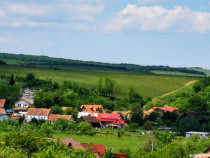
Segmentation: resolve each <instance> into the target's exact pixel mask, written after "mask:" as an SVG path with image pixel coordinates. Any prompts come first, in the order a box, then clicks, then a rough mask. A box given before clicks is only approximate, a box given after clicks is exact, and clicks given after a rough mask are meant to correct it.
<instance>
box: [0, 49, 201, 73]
mask: <svg viewBox="0 0 210 158" xmlns="http://www.w3.org/2000/svg"><path fill="white" fill-rule="evenodd" d="M1 60H2V62H6V63H7V64H16V65H35V66H40V67H59V68H79V69H90V70H103V71H117V72H132V73H144V74H153V72H152V71H166V72H175V73H179V72H181V73H186V74H188V75H192V74H193V75H195V74H196V75H201V76H205V73H203V72H200V71H196V70H190V69H187V68H182V67H169V66H162V65H160V66H155V65H153V66H142V65H136V64H127V63H120V64H111V63H102V62H94V61H81V60H72V59H64V58H53V57H48V56H36V55H25V54H9V53H0V61H1ZM166 75H167V74H166Z"/></svg>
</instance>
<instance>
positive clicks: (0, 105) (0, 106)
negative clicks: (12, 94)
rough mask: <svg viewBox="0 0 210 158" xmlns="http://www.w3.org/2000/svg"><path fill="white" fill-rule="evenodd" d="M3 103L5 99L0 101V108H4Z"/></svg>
mask: <svg viewBox="0 0 210 158" xmlns="http://www.w3.org/2000/svg"><path fill="white" fill-rule="evenodd" d="M5 102H6V99H0V108H4V104H5Z"/></svg>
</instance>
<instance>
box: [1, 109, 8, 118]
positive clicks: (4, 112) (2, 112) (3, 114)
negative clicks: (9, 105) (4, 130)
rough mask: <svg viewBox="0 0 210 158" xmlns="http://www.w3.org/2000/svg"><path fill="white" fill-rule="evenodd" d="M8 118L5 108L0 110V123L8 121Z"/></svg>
mask: <svg viewBox="0 0 210 158" xmlns="http://www.w3.org/2000/svg"><path fill="white" fill-rule="evenodd" d="M7 119H8V116H7V113H6V111H5V109H4V108H1V109H0V121H4V120H7Z"/></svg>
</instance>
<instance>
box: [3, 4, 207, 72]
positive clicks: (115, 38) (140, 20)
mask: <svg viewBox="0 0 210 158" xmlns="http://www.w3.org/2000/svg"><path fill="white" fill-rule="evenodd" d="M0 52H9V53H16V54H19V53H24V54H33V55H47V56H52V57H63V58H69V59H79V60H87V61H101V62H109V63H133V64H140V65H169V66H174V67H180V66H182V67H185V66H187V67H195V66H198V67H203V68H208V69H210V0H45V1H43V0H30V1H25V0H15V1H14V0H7V1H0Z"/></svg>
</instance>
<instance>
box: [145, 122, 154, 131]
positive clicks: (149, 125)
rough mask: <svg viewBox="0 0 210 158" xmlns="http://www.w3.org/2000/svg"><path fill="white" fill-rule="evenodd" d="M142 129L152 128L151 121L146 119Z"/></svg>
mask: <svg viewBox="0 0 210 158" xmlns="http://www.w3.org/2000/svg"><path fill="white" fill-rule="evenodd" d="M144 129H145V130H151V129H152V122H151V121H146V122H145V123H144Z"/></svg>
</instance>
